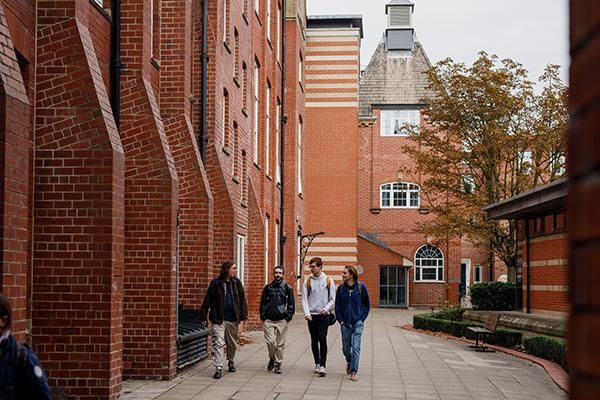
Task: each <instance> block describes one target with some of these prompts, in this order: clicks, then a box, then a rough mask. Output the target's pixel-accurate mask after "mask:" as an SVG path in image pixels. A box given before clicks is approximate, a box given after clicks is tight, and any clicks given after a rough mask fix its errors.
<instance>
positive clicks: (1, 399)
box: [0, 335, 52, 400]
mask: <svg viewBox="0 0 600 400" xmlns="http://www.w3.org/2000/svg"><path fill="white" fill-rule="evenodd" d="M21 399H23V400H25V399H27V400H51V399H52V395H51V394H50V388H49V387H48V380H47V379H46V375H45V374H44V370H43V369H42V365H41V363H40V360H39V359H38V357H37V355H36V354H35V353H34V351H33V350H31V348H29V347H28V346H27V345H23V344H20V343H18V342H17V341H16V339H15V338H14V336H12V335H9V336H8V337H7V338H6V339H4V340H2V342H0V400H21Z"/></svg>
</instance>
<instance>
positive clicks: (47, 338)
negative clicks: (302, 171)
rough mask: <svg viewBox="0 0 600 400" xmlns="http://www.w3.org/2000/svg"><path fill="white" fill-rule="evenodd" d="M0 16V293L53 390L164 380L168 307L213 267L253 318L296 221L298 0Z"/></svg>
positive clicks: (190, 298)
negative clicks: (228, 274) (228, 269)
mask: <svg viewBox="0 0 600 400" xmlns="http://www.w3.org/2000/svg"><path fill="white" fill-rule="evenodd" d="M205 5H206V7H207V8H206V12H205V11H204V9H203V7H204V6H205ZM111 9H112V10H111ZM119 20H120V24H119V23H118V22H119ZM203 21H206V24H204V23H203ZM0 27H1V30H0V35H2V41H3V43H4V44H5V45H4V46H3V47H2V52H1V54H0V59H1V63H2V65H3V68H1V71H0V88H1V90H0V100H1V102H0V113H1V121H2V125H1V126H0V145H1V146H2V151H1V153H0V154H1V160H2V162H1V163H0V165H1V167H0V173H1V178H2V179H0V182H1V185H0V194H1V196H2V202H1V204H2V211H3V212H2V219H1V221H2V222H1V225H2V232H3V234H2V245H1V247H0V248H1V252H0V258H1V261H2V273H1V275H0V276H1V280H0V289H1V291H2V292H3V293H6V294H7V295H8V296H9V297H10V299H11V301H12V304H13V307H14V320H15V324H14V332H15V333H16V334H17V336H18V337H19V338H20V339H24V340H25V339H26V340H28V341H30V342H31V343H32V345H33V347H34V349H35V350H36V351H37V352H38V354H39V355H40V358H41V360H42V362H43V364H44V366H45V368H46V370H47V373H48V376H49V379H50V383H51V385H52V386H53V387H54V388H55V390H56V392H57V394H64V396H66V397H67V398H78V399H96V398H103V399H116V398H118V396H119V394H120V390H121V381H122V379H123V377H136V378H143V379H170V378H173V377H174V376H175V375H176V373H177V366H178V345H177V335H178V326H179V323H180V319H181V318H180V316H181V314H182V313H184V312H185V311H186V310H197V309H198V308H199V307H200V304H201V302H202V299H203V295H204V292H205V289H206V287H207V285H208V282H209V281H210V279H212V278H213V277H214V276H215V274H216V273H217V271H218V269H219V267H220V264H221V263H222V262H223V261H224V260H228V259H230V260H235V261H237V263H238V267H239V270H238V273H239V275H240V277H241V278H242V279H243V280H244V284H245V286H246V289H247V296H248V300H249V306H250V321H249V325H250V327H255V326H257V324H258V316H257V314H258V299H259V296H260V290H261V289H262V286H263V285H264V283H265V282H266V281H267V280H268V279H270V271H271V269H272V268H273V266H275V265H278V264H279V263H280V261H279V259H280V256H281V250H282V248H281V245H282V242H283V238H284V237H288V238H290V239H289V240H287V241H285V248H284V249H285V250H286V251H285V263H284V265H285V266H286V267H287V265H289V268H288V271H289V272H288V273H289V275H288V276H289V277H293V276H294V275H295V271H296V268H297V260H298V257H297V251H296V245H295V244H296V240H295V238H296V237H297V232H298V231H299V230H301V227H302V225H303V223H304V222H303V219H304V215H303V200H302V198H301V197H298V195H297V192H296V191H295V186H296V185H295V182H294V181H293V180H290V182H293V183H289V184H287V185H286V186H284V185H283V182H286V183H287V182H288V176H290V177H292V178H293V179H296V178H297V177H300V176H301V175H299V174H297V173H296V168H297V166H298V164H297V160H298V156H297V154H298V153H296V151H297V149H298V148H299V147H301V146H299V143H301V142H299V141H300V140H301V135H300V133H298V129H299V128H298V121H301V120H302V118H303V112H304V111H303V104H304V94H303V90H302V87H301V85H300V84H298V82H299V80H298V76H302V72H301V71H302V69H301V67H302V63H301V62H299V61H300V60H301V58H302V57H303V54H304V51H305V50H304V27H305V2H304V1H288V2H284V1H283V0H254V1H249V0H226V1H218V2H217V1H213V2H201V1H193V2H187V1H179V0H162V1H156V0H121V1H117V0H112V1H101V0H89V1H83V0H68V1H50V0H48V1H38V2H30V1H24V0H7V1H3V2H2V5H1V6H0ZM286 35H287V39H286V40H285V41H284V37H286ZM117 39H118V40H117ZM119 42H120V45H119ZM117 50H119V51H117ZM286 62H287V64H288V65H289V66H290V68H285V65H286ZM298 68H300V69H298ZM284 71H286V72H285V74H284ZM286 81H287V82H288V83H287V84H286V83H285V82H286ZM284 85H285V86H286V88H287V90H285V91H284V90H283V86H284ZM286 103H287V104H288V105H287V106H286V105H285V104H286ZM285 116H287V119H288V124H287V125H286V124H284V123H283V121H284V120H285V119H286V118H284V117H285ZM284 131H285V138H286V139H288V140H286V141H285V142H283V135H284ZM300 154H301V153H300ZM284 156H285V157H284ZM284 159H287V160H289V161H286V163H285V164H283V160H284ZM280 165H285V166H284V169H283V171H282V170H281V168H280V167H279V166H280ZM282 191H283V193H284V194H285V196H283V195H282ZM282 200H283V201H284V202H283V203H282ZM282 210H283V211H284V212H285V214H284V218H285V220H283V221H281V215H282V214H281V212H282ZM286 221H287V223H286V224H282V223H281V222H286ZM178 317H179V318H178Z"/></svg>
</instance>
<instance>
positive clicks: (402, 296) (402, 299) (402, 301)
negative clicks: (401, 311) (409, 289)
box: [397, 287, 406, 306]
mask: <svg viewBox="0 0 600 400" xmlns="http://www.w3.org/2000/svg"><path fill="white" fill-rule="evenodd" d="M397 292H398V305H399V306H405V305H406V288H405V287H399V288H398V289H397Z"/></svg>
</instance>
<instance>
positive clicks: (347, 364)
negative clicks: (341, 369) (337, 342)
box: [346, 362, 352, 375]
mask: <svg viewBox="0 0 600 400" xmlns="http://www.w3.org/2000/svg"><path fill="white" fill-rule="evenodd" d="M350 372H352V364H350V363H349V362H347V363H346V375H350Z"/></svg>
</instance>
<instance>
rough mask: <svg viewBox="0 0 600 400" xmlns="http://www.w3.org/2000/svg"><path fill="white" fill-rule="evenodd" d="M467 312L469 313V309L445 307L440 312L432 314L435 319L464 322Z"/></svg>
mask: <svg viewBox="0 0 600 400" xmlns="http://www.w3.org/2000/svg"><path fill="white" fill-rule="evenodd" d="M465 311H467V309H466V308H461V307H444V308H442V309H441V310H440V311H437V312H434V313H433V314H431V316H432V317H433V318H437V319H445V320H449V321H462V319H463V314H464V313H465Z"/></svg>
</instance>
